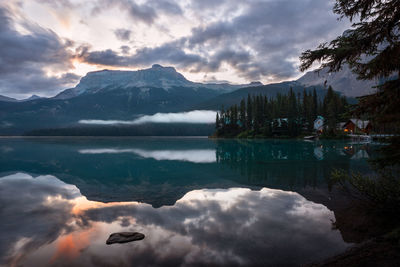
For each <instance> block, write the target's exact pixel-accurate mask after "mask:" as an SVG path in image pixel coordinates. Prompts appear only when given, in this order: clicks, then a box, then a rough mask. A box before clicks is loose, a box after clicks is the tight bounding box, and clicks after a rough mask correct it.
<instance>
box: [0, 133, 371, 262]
mask: <svg viewBox="0 0 400 267" xmlns="http://www.w3.org/2000/svg"><path fill="white" fill-rule="evenodd" d="M373 151H374V146H372V145H366V144H352V143H348V142H337V141H321V142H304V141H296V140H252V141H247V140H244V141H237V140H210V139H204V138H198V139H196V138H37V139H35V138H33V139H12V138H11V139H7V138H4V139H0V177H2V178H0V229H1V231H2V232H1V235H0V265H6V266H8V265H11V266H24V265H25V266H46V265H53V266H74V265H78V266H192V265H212V266H214V265H220V266H238V265H246V266H247V265H250V266H251V265H253V266H254V265H256V266H265V265H284V266H290V265H296V266H297V265H300V264H302V263H307V262H311V261H315V260H319V259H322V258H325V257H328V256H331V255H334V254H336V253H340V252H342V251H343V250H345V248H346V247H347V246H348V243H351V242H353V240H352V239H351V236H350V237H349V235H348V234H347V232H346V231H345V230H343V229H342V228H339V229H340V232H339V230H336V227H335V226H334V225H333V224H332V223H333V222H335V221H336V224H335V225H343V224H342V223H341V222H342V220H343V218H344V217H343V216H340V214H341V213H340V212H341V210H338V209H336V206H335V205H334V204H335V203H334V199H336V198H335V197H336V195H334V193H332V192H330V191H329V183H328V179H329V176H330V173H331V171H332V170H333V169H334V168H340V169H344V170H346V171H350V170H353V171H360V172H370V169H369V168H368V164H367V162H366V158H369V157H373ZM283 190H285V191H283ZM339 197H340V196H339ZM335 217H336V218H335ZM120 231H134V232H141V233H144V234H145V235H146V238H145V239H144V240H141V241H137V242H133V243H127V244H114V245H111V246H107V245H106V244H105V241H106V240H107V238H108V236H109V235H110V234H111V233H114V232H120ZM343 240H345V241H346V242H347V243H346V242H344V241H343Z"/></svg>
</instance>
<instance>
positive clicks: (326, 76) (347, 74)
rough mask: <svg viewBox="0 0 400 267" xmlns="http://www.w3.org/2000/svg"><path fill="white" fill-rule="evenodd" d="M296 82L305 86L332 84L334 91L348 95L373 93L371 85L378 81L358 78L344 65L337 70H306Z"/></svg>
mask: <svg viewBox="0 0 400 267" xmlns="http://www.w3.org/2000/svg"><path fill="white" fill-rule="evenodd" d="M297 82H298V83H300V84H302V85H305V86H315V85H324V86H326V87H328V86H332V88H333V89H334V90H335V91H337V92H340V93H342V94H343V95H345V96H349V97H357V96H362V95H366V94H370V93H373V92H374V89H373V87H374V86H376V85H377V84H378V81H373V80H367V81H364V80H358V79H357V78H356V75H355V74H353V73H352V72H351V69H350V68H349V67H348V66H347V65H344V66H343V68H342V69H341V70H340V71H338V72H332V73H329V72H328V68H324V69H322V70H320V71H310V72H307V73H306V74H305V75H303V76H302V77H300V79H298V80H297Z"/></svg>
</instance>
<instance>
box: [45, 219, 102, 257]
mask: <svg viewBox="0 0 400 267" xmlns="http://www.w3.org/2000/svg"><path fill="white" fill-rule="evenodd" d="M96 228H97V227H95V226H94V225H93V226H92V227H90V228H88V229H87V230H85V231H80V232H74V233H71V234H67V235H64V236H61V237H60V238H59V239H58V240H57V241H56V242H57V245H56V251H55V253H54V255H53V257H51V259H50V264H54V263H55V262H56V261H57V260H59V259H68V260H72V259H76V258H77V257H78V256H79V255H80V253H81V251H82V250H84V249H85V248H87V247H88V246H89V245H90V237H91V235H92V234H94V233H95V232H96V231H97V229H96Z"/></svg>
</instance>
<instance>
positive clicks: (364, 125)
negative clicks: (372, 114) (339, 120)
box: [341, 119, 372, 134]
mask: <svg viewBox="0 0 400 267" xmlns="http://www.w3.org/2000/svg"><path fill="white" fill-rule="evenodd" d="M341 128H342V129H343V131H344V132H346V133H351V134H356V133H365V134H369V133H370V131H371V129H372V125H371V122H370V121H363V120H359V119H350V120H348V121H347V122H346V123H344V124H343V126H342V127H341Z"/></svg>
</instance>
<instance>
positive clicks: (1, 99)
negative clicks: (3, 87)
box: [0, 95, 18, 102]
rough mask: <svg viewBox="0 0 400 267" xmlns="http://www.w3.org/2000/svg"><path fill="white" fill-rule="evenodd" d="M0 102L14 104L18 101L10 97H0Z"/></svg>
mask: <svg viewBox="0 0 400 267" xmlns="http://www.w3.org/2000/svg"><path fill="white" fill-rule="evenodd" d="M0 101H5V102H16V101H18V100H17V99H15V98H12V97H8V96H4V95H0Z"/></svg>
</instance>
